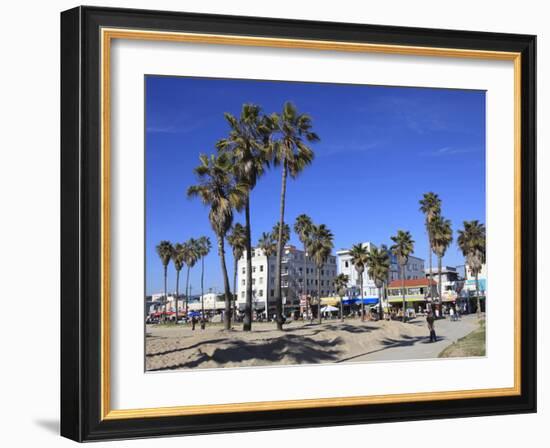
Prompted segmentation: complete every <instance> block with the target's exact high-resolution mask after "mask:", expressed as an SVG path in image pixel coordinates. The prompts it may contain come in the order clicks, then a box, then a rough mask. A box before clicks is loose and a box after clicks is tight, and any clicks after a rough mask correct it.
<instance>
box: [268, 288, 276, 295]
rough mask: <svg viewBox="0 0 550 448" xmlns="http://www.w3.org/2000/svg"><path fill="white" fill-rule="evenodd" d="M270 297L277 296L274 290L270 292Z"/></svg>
mask: <svg viewBox="0 0 550 448" xmlns="http://www.w3.org/2000/svg"><path fill="white" fill-rule="evenodd" d="M269 295H270V296H271V297H273V296H274V295H275V291H274V290H273V289H272V290H271V291H270V292H269Z"/></svg>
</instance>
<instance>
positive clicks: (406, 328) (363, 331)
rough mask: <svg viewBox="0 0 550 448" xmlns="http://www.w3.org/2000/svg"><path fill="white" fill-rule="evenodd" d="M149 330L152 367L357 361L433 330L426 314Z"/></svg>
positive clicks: (149, 365)
mask: <svg viewBox="0 0 550 448" xmlns="http://www.w3.org/2000/svg"><path fill="white" fill-rule="evenodd" d="M147 333H148V335H147V336H146V342H145V345H146V370H148V371H152V370H174V369H191V368H192V369H211V368H219V367H243V366H247V367H250V366H266V365H292V364H315V363H338V362H353V361H354V360H356V359H358V358H362V359H364V357H365V355H368V354H369V353H374V352H376V351H380V350H384V349H385V348H388V347H395V346H398V345H399V344H401V343H407V344H410V342H411V341H416V340H418V341H420V340H424V339H425V338H426V337H427V335H428V331H427V328H426V324H425V321H424V320H423V319H418V320H416V321H414V322H412V323H406V324H403V323H401V322H397V321H392V322H386V321H379V322H374V321H367V322H361V321H360V320H359V319H357V320H355V319H351V320H346V321H344V322H340V321H339V320H328V321H324V322H323V323H322V324H320V325H319V324H310V323H303V322H292V323H290V324H287V325H285V330H284V331H283V332H280V331H277V330H275V324H274V323H255V324H254V326H253V331H252V332H243V331H242V330H241V325H235V326H234V329H233V330H230V331H225V330H223V328H222V326H221V325H209V326H208V327H207V329H206V330H200V328H198V326H197V329H196V330H195V331H192V330H191V328H190V327H189V326H187V325H181V326H178V327H175V326H172V327H162V326H156V325H151V326H147Z"/></svg>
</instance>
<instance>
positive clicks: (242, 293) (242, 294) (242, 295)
mask: <svg viewBox="0 0 550 448" xmlns="http://www.w3.org/2000/svg"><path fill="white" fill-rule="evenodd" d="M241 297H242V298H243V299H244V291H243V292H241Z"/></svg>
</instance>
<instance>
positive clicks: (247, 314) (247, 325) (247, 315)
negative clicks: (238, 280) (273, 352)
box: [235, 194, 252, 331]
mask: <svg viewBox="0 0 550 448" xmlns="http://www.w3.org/2000/svg"><path fill="white" fill-rule="evenodd" d="M245 232H246V301H245V305H244V321H243V331H250V330H252V241H251V236H250V235H251V231H250V194H247V196H246V201H245ZM236 291H237V290H235V292H236Z"/></svg>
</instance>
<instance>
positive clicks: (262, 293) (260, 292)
mask: <svg viewBox="0 0 550 448" xmlns="http://www.w3.org/2000/svg"><path fill="white" fill-rule="evenodd" d="M258 296H259V297H263V296H264V290H263V289H260V290H259V291H258Z"/></svg>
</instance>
